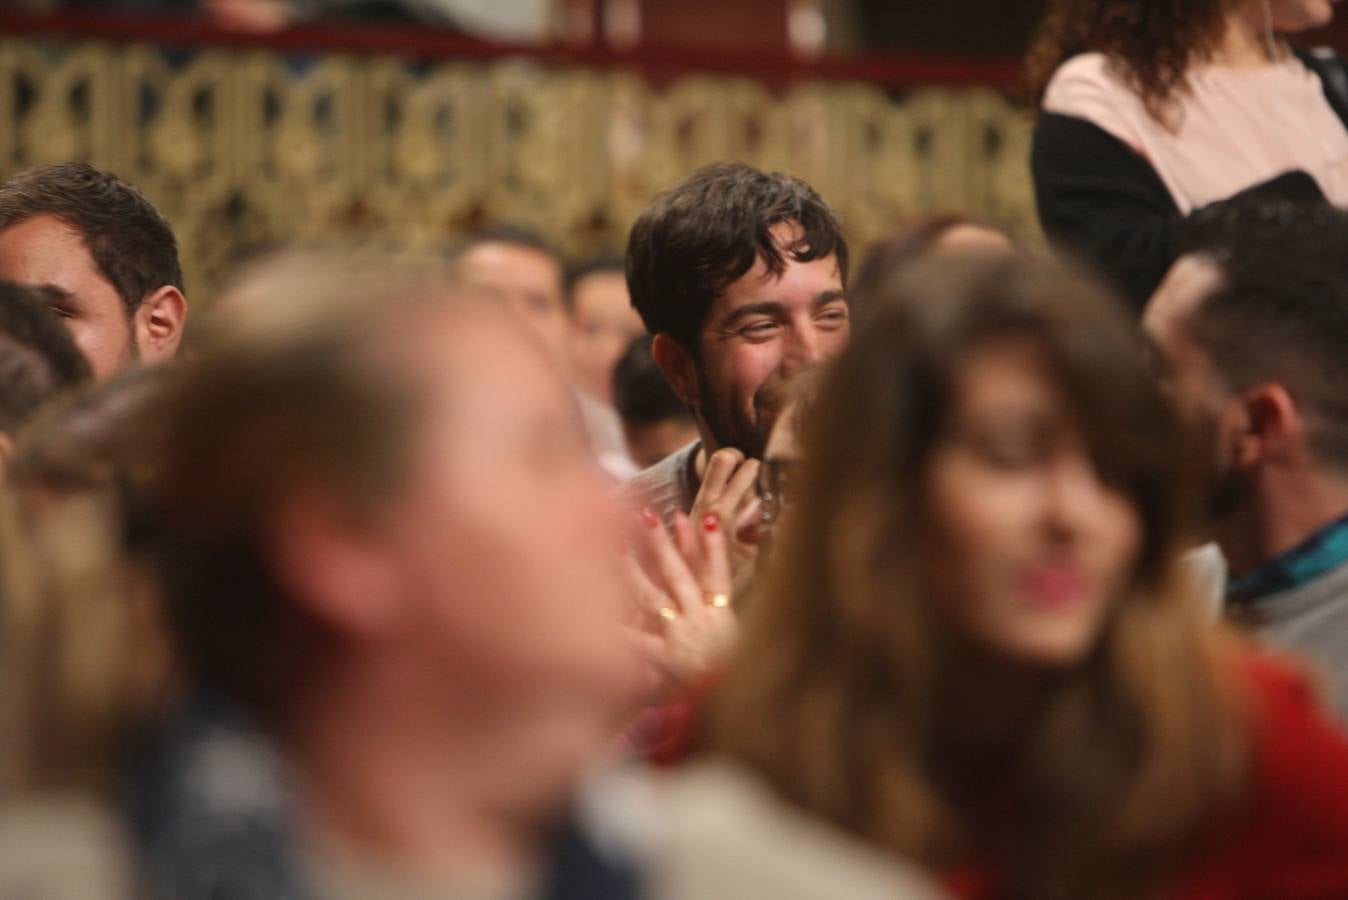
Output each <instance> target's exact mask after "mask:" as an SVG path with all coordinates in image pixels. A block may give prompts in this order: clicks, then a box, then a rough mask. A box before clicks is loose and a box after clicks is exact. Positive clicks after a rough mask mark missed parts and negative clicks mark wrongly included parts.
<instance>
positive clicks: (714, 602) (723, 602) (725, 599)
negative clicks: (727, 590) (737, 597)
mask: <svg viewBox="0 0 1348 900" xmlns="http://www.w3.org/2000/svg"><path fill="white" fill-rule="evenodd" d="M706 600H707V605H708V606H711V607H714V608H716V609H725V608H726V607H728V606H729V605H730V595H729V594H708V595H707V598H706Z"/></svg>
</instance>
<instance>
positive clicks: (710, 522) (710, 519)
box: [702, 513, 721, 531]
mask: <svg viewBox="0 0 1348 900" xmlns="http://www.w3.org/2000/svg"><path fill="white" fill-rule="evenodd" d="M720 526H721V517H720V516H718V515H716V513H707V514H706V515H705V516H703V517H702V527H703V528H705V529H707V530H708V531H715V530H716V529H717V528H719V527H720Z"/></svg>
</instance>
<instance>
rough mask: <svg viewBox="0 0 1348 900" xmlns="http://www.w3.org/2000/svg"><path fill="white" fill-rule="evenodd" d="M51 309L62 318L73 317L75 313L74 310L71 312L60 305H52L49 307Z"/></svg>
mask: <svg viewBox="0 0 1348 900" xmlns="http://www.w3.org/2000/svg"><path fill="white" fill-rule="evenodd" d="M51 311H52V312H54V313H56V314H57V315H58V316H60V317H61V318H63V319H73V318H74V317H75V313H74V312H72V311H71V310H68V309H65V308H63V307H60V306H53V307H52V308H51Z"/></svg>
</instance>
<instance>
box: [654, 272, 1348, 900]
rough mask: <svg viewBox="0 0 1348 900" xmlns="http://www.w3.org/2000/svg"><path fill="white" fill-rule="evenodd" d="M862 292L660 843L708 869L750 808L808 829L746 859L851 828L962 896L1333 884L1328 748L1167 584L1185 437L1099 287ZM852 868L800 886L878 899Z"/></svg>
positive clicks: (1180, 509)
mask: <svg viewBox="0 0 1348 900" xmlns="http://www.w3.org/2000/svg"><path fill="white" fill-rule="evenodd" d="M868 299H869V301H870V305H869V306H868V315H867V317H866V320H865V321H864V322H862V323H861V324H860V326H859V328H858V331H857V333H856V334H855V336H854V338H853V342H852V344H851V346H850V347H849V348H848V350H847V351H846V353H844V354H843V355H842V356H841V357H840V358H839V359H838V360H837V361H835V362H834V363H832V364H831V365H832V366H833V368H832V371H831V372H830V373H829V374H828V376H827V379H826V381H825V383H824V386H823V389H822V392H821V394H820V396H819V398H818V401H817V403H816V404H815V406H814V413H813V414H812V417H811V421H809V422H808V423H807V427H806V430H805V441H804V464H803V471H802V473H801V478H800V479H799V481H798V482H797V485H796V487H797V492H796V500H795V503H794V505H793V506H792V507H791V509H790V511H789V515H787V516H785V517H784V518H783V520H782V523H781V525H782V529H783V530H782V533H781V534H780V535H779V544H778V546H777V552H775V553H774V554H773V558H772V561H771V563H770V565H769V567H768V569H767V571H766V573H765V576H764V580H763V582H762V585H761V587H762V590H761V593H760V594H758V595H757V596H756V597H755V598H754V602H753V604H751V605H750V607H749V609H748V614H747V616H746V619H745V622H744V630H743V634H742V637H741V641H740V644H739V649H738V652H737V654H736V657H735V659H734V661H733V662H732V663H731V665H730V667H729V669H728V671H726V673H725V674H724V676H723V678H722V679H721V681H720V682H719V685H718V687H717V688H716V689H715V690H714V691H713V692H712V693H711V695H710V696H709V697H708V698H707V700H706V706H705V708H704V711H703V712H704V717H703V720H702V725H701V727H700V730H699V732H698V735H697V736H696V739H695V740H694V742H693V743H694V746H695V748H696V753H695V754H694V755H693V756H691V757H690V758H689V759H688V760H687V762H686V763H685V765H684V766H683V767H681V768H680V769H677V770H675V771H673V772H672V773H670V774H669V775H667V776H665V779H666V780H665V782H664V783H663V789H662V797H663V798H664V800H665V802H666V807H665V808H664V810H663V811H662V816H661V821H662V822H664V823H666V827H667V828H668V829H669V836H668V838H667V839H666V840H665V841H664V842H663V843H662V844H661V846H662V848H663V849H664V852H666V853H669V854H671V855H673V856H674V857H675V858H676V859H678V858H682V859H687V860H695V861H697V863H696V865H698V866H704V865H709V863H707V862H706V861H707V860H708V859H710V858H715V854H717V853H722V855H724V853H723V852H722V851H721V850H720V849H719V847H720V846H721V845H725V846H734V847H735V848H736V849H737V850H739V849H741V848H742V846H743V843H744V842H743V840H739V839H738V838H737V839H736V840H737V841H738V843H732V842H731V838H734V837H735V836H736V835H741V836H742V835H746V834H751V833H753V832H752V829H750V828H748V827H742V826H741V825H740V824H738V820H736V819H734V818H733V816H734V815H735V814H736V811H737V810H738V811H743V810H746V809H753V808H758V807H761V806H763V805H765V804H769V803H770V804H772V805H773V806H774V808H778V809H781V808H785V809H789V810H791V811H793V812H794V813H795V817H796V819H798V820H801V821H802V822H806V821H808V822H810V823H812V824H811V826H810V827H809V828H808V830H807V829H806V828H805V827H804V826H803V825H802V827H801V828H799V829H795V830H793V831H792V832H791V834H794V835H800V834H804V833H808V834H812V835H816V836H817V837H818V840H817V841H815V842H814V847H813V849H812V850H811V849H807V848H806V845H805V839H804V838H801V837H796V838H795V839H793V840H792V842H791V847H792V850H791V852H790V853H789V854H787V853H784V852H780V847H779V848H778V849H779V852H767V851H766V850H765V851H764V852H762V853H761V854H760V856H761V858H764V859H768V860H778V862H776V863H773V864H771V865H764V866H763V873H762V874H763V877H771V876H772V875H773V874H774V873H775V872H776V871H778V870H779V869H780V866H781V865H782V863H781V862H780V860H782V859H790V860H792V861H793V865H794V864H796V862H798V861H803V860H806V859H808V858H815V859H817V860H820V861H821V865H822V864H823V861H824V860H828V859H831V860H835V861H836V860H839V859H841V858H848V859H851V858H854V857H857V856H859V855H862V854H861V851H862V850H865V851H866V858H868V859H871V860H874V858H875V857H874V856H873V855H870V854H877V853H878V854H882V855H883V857H884V858H885V859H888V860H894V861H901V860H907V861H910V862H916V863H918V864H919V865H920V866H922V868H924V869H925V870H926V871H928V872H931V873H935V874H937V875H939V876H940V877H941V878H942V879H943V881H944V883H945V886H946V887H947V889H951V890H953V891H954V892H955V893H956V895H957V896H964V897H973V898H1017V900H1019V898H1033V900H1057V898H1062V900H1078V898H1092V900H1109V898H1119V900H1122V898H1128V900H1133V898H1145V897H1153V896H1168V897H1204V898H1234V897H1251V898H1254V897H1278V898H1284V900H1285V898H1310V897H1323V898H1330V897H1345V896H1348V743H1346V742H1345V740H1344V738H1343V737H1342V736H1341V735H1340V734H1339V733H1338V732H1336V731H1335V730H1334V729H1333V727H1332V726H1331V725H1329V724H1328V723H1327V721H1326V720H1325V719H1324V718H1323V717H1322V716H1321V715H1320V713H1319V712H1318V710H1317V709H1316V708H1315V707H1314V706H1313V705H1312V703H1311V701H1310V698H1309V693H1308V692H1307V691H1306V689H1305V687H1304V685H1303V684H1302V682H1301V681H1300V678H1299V676H1297V675H1296V674H1295V673H1294V672H1293V671H1292V670H1290V669H1288V668H1286V667H1285V665H1284V664H1282V663H1279V662H1276V661H1274V660H1271V659H1269V658H1267V657H1263V656H1260V655H1257V654H1256V653H1255V652H1254V651H1252V650H1250V649H1249V648H1248V647H1246V646H1245V645H1244V644H1243V643H1242V642H1241V641H1240V640H1239V639H1238V638H1236V637H1234V636H1232V635H1229V634H1228V633H1226V632H1225V631H1223V630H1220V629H1219V628H1218V627H1217V626H1215V625H1211V624H1209V623H1208V622H1206V620H1205V619H1206V617H1205V615H1204V612H1203V610H1202V609H1201V608H1200V606H1199V605H1198V604H1197V603H1195V602H1194V598H1193V597H1192V596H1190V595H1189V593H1188V592H1187V591H1186V590H1185V589H1184V587H1183V582H1182V581H1180V580H1178V579H1177V575H1176V572H1175V568H1174V566H1173V561H1174V551H1175V548H1176V546H1177V544H1178V543H1179V541H1180V540H1181V538H1182V534H1181V532H1182V531H1183V530H1184V526H1185V524H1186V523H1187V522H1188V521H1189V518H1188V514H1187V512H1186V508H1187V503H1186V502H1184V500H1183V498H1184V496H1185V494H1186V492H1185V490H1183V474H1182V473H1183V467H1182V466H1181V465H1179V462H1178V459H1179V455H1180V452H1181V449H1180V442H1179V439H1178V437H1177V433H1176V429H1175V427H1174V425H1173V422H1172V419H1171V415H1170V412H1169V410H1168V408H1167V405H1166V403H1165V401H1164V400H1163V398H1162V395H1161V392H1160V388H1159V387H1158V385H1157V384H1156V383H1155V381H1154V379H1153V378H1152V377H1151V374H1150V372H1149V371H1148V369H1147V367H1146V365H1145V364H1144V363H1143V361H1142V356H1141V354H1140V353H1139V352H1138V351H1139V347H1138V344H1137V341H1136V336H1135V330H1134V329H1133V328H1132V327H1131V326H1130V324H1129V322H1128V321H1127V319H1126V316H1124V315H1123V314H1122V313H1121V312H1120V311H1119V310H1118V309H1115V308H1113V306H1114V304H1113V303H1112V302H1111V299H1112V298H1110V297H1109V295H1108V294H1105V293H1103V292H1102V291H1100V290H1099V289H1098V288H1097V287H1096V286H1095V285H1094V284H1093V283H1092V282H1089V281H1085V280H1082V279H1081V278H1079V277H1077V276H1073V275H1069V274H1065V273H1063V272H1062V271H1060V270H1059V269H1058V268H1057V267H1055V266H1050V265H1048V264H1045V263H1039V262H1033V261H1027V260H1020V259H996V260H981V261H970V262H968V263H966V264H965V265H962V266H960V267H958V269H954V268H952V267H950V266H948V265H946V266H944V267H942V266H941V265H940V264H939V263H931V264H930V265H929V266H928V267H927V268H925V269H924V268H916V269H912V270H910V271H909V272H908V273H907V274H906V275H904V276H903V278H902V280H900V281H894V280H892V279H891V281H890V282H888V283H887V284H886V285H885V286H884V288H883V290H882V291H881V292H880V293H878V294H877V295H876V296H873V297H870V298H868ZM708 785H714V786H715V790H714V791H713V790H710V789H707V786H708ZM717 798H720V799H719V800H718V799H717ZM732 798H738V799H736V800H734V801H733V802H734V805H733V806H732V805H730V804H731V803H732ZM745 798H757V799H756V800H754V802H753V803H750V802H749V801H748V800H746V799H745ZM765 798H770V799H765ZM717 802H719V803H722V804H725V805H726V806H727V808H726V809H724V810H723V812H722V813H721V814H720V815H711V814H709V813H708V812H707V811H706V809H705V806H706V805H707V804H711V803H717ZM699 806H700V807H701V808H699ZM775 819H776V820H778V821H786V820H787V817H786V815H785V814H784V813H781V812H778V813H777V814H776V816H775ZM681 822H696V823H713V822H719V823H728V824H726V827H724V828H723V829H722V830H721V831H720V832H715V831H711V830H710V829H709V828H708V827H703V828H693V827H681V826H680V823H681ZM777 833H779V834H785V833H786V832H784V831H779V832H777ZM826 835H827V836H826ZM690 836H691V837H690ZM761 837H762V839H763V840H767V839H768V838H769V837H770V834H769V833H768V832H766V831H765V832H763V833H762V835H761ZM696 838H701V839H702V841H703V843H702V844H700V845H698V846H697V851H698V852H696V853H692V852H681V851H682V849H683V848H682V846H681V844H680V841H686V840H693V839H696ZM713 839H714V840H713ZM848 848H850V849H848ZM752 858H753V857H752V856H751V855H750V854H749V853H747V852H740V853H737V854H736V855H735V857H733V858H732V859H729V860H717V862H718V865H723V866H724V871H727V872H730V871H735V872H736V874H742V872H741V871H740V869H742V867H743V866H746V865H748V864H749V863H748V861H749V860H751V859H752ZM690 865H691V864H690ZM877 866H878V863H877ZM855 871H856V870H855V869H854V868H848V867H847V866H843V865H841V864H838V865H837V866H836V869H835V884H834V888H835V889H833V890H829V891H825V892H822V893H817V894H815V896H828V897H855V896H866V897H870V896H885V895H884V894H882V893H865V892H863V893H851V892H849V891H848V890H844V889H843V885H845V884H850V883H851V875H853V874H855ZM727 877H728V876H727ZM684 896H697V895H696V894H693V893H687V894H685V895H684ZM704 896H707V894H704ZM717 896H776V895H774V894H771V893H765V892H757V893H755V892H751V891H748V890H745V891H742V892H741V893H739V894H719V895H717ZM889 896H895V894H894V893H892V892H891V893H890V894H889Z"/></svg>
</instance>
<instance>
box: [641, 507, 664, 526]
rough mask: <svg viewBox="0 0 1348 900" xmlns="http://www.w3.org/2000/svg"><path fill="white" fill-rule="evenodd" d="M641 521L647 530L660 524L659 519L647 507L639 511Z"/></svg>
mask: <svg viewBox="0 0 1348 900" xmlns="http://www.w3.org/2000/svg"><path fill="white" fill-rule="evenodd" d="M641 521H643V522H645V523H646V527H647V528H654V527H656V526H657V525H659V524H660V517H659V516H657V515H656V514H655V512H654V511H653V510H652V509H651V508H650V507H647V508H645V509H643V510H642V511H641Z"/></svg>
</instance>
